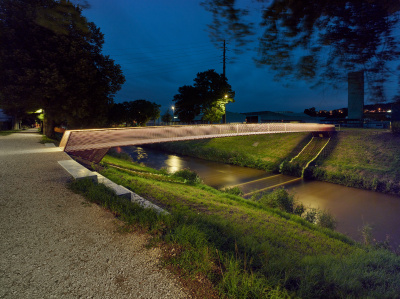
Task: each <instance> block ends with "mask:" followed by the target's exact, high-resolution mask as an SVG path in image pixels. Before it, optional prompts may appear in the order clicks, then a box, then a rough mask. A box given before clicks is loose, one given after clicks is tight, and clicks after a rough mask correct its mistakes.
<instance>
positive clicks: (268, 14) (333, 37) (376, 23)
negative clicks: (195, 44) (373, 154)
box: [204, 0, 400, 99]
mask: <svg viewBox="0 0 400 299" xmlns="http://www.w3.org/2000/svg"><path fill="white" fill-rule="evenodd" d="M258 2H259V3H261V5H262V7H261V10H262V22H261V23H260V24H261V25H260V27H261V28H260V29H261V30H260V31H259V32H262V33H261V35H260V36H259V56H258V57H257V58H256V62H257V64H258V65H267V66H269V67H270V68H271V69H272V70H274V71H275V72H276V77H277V78H278V79H279V78H282V77H284V78H285V79H287V78H288V77H289V76H292V77H293V78H296V79H299V78H300V79H305V80H309V81H313V82H315V83H316V85H318V84H322V83H325V82H330V83H331V84H332V85H333V86H335V87H338V82H343V81H344V82H345V81H346V80H347V73H349V72H354V71H364V73H365V75H366V79H367V83H368V85H369V87H370V91H371V92H372V93H373V96H374V97H375V98H376V99H382V98H384V89H383V86H384V83H385V82H386V79H387V78H388V77H389V76H388V74H390V72H391V69H390V63H391V62H392V61H398V59H399V57H400V51H399V48H398V44H399V35H398V33H397V34H396V33H394V32H393V31H394V30H395V29H396V25H397V24H398V21H399V14H400V13H399V12H400V2H399V1H391V0H320V1H305V0H298V1H292V0H272V1H270V0H260V1H258ZM204 5H205V7H206V8H207V9H208V10H209V11H211V12H212V14H213V16H214V23H213V24H212V25H211V26H210V28H211V33H212V35H213V36H214V38H215V37H216V38H217V39H218V38H219V39H226V38H227V36H231V38H232V39H233V40H235V41H237V42H238V43H239V44H240V45H243V44H247V43H248V40H246V39H247V38H249V36H250V35H251V33H255V31H256V30H255V28H254V25H253V24H252V23H250V22H249V21H247V20H246V15H247V14H248V13H249V11H248V10H244V9H241V8H239V7H238V6H237V3H236V2H235V1H234V0H232V1H219V0H206V1H205V3H204Z"/></svg>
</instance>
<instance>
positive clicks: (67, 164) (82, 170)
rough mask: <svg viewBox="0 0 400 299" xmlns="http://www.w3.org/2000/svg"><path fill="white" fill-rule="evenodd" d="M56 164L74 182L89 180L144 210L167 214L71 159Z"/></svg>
mask: <svg viewBox="0 0 400 299" xmlns="http://www.w3.org/2000/svg"><path fill="white" fill-rule="evenodd" d="M58 164H60V165H61V166H62V167H63V168H64V169H65V170H66V171H67V172H68V173H69V174H70V175H71V176H72V177H73V178H74V179H75V180H80V179H83V178H90V179H92V180H93V182H95V183H99V184H104V185H106V186H107V187H109V188H111V189H112V190H114V192H115V194H117V195H118V196H119V197H123V198H126V199H128V200H130V201H131V202H134V203H137V204H139V205H140V206H141V207H143V208H145V209H153V210H155V211H156V212H157V213H160V214H161V213H165V214H169V213H168V212H167V211H165V210H164V209H162V208H160V207H159V206H157V205H155V204H153V203H151V202H150V201H148V200H147V199H144V198H143V197H141V196H140V195H138V194H136V193H134V192H132V191H131V190H129V189H127V188H125V187H124V186H121V185H118V184H116V183H114V182H113V181H111V180H109V179H108V178H106V177H104V176H102V175H101V174H99V173H97V172H95V171H90V170H89V169H87V168H86V167H84V166H82V165H81V164H79V163H78V162H76V161H74V160H72V159H71V160H62V161H58Z"/></svg>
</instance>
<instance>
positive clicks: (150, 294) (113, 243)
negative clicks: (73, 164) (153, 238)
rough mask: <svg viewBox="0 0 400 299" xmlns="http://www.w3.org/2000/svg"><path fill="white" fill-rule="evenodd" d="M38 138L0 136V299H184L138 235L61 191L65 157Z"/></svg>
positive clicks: (154, 252) (157, 253)
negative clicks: (122, 229)
mask: <svg viewBox="0 0 400 299" xmlns="http://www.w3.org/2000/svg"><path fill="white" fill-rule="evenodd" d="M40 138H41V137H40V135H39V134H35V133H33V132H32V133H31V132H30V133H16V134H12V135H8V136H0V298H189V297H190V296H189V295H188V293H186V292H185V290H183V289H182V287H181V286H180V285H179V283H178V282H177V281H176V280H175V279H174V277H173V275H172V274H170V273H169V272H168V271H167V270H165V269H161V268H160V267H159V266H158V262H159V260H158V259H159V256H160V251H159V250H158V249H154V248H153V249H146V248H145V247H144V246H145V244H146V238H147V237H146V235H141V234H135V233H129V234H121V233H118V232H117V228H118V225H120V223H119V222H118V221H117V220H116V219H115V218H114V217H113V215H112V214H111V213H109V212H107V211H104V210H103V209H101V208H100V207H98V206H97V205H94V204H89V203H87V202H86V201H85V200H84V198H83V197H81V196H80V195H77V194H75V193H73V192H72V191H70V190H68V189H67V188H66V183H67V181H68V179H69V175H68V173H67V172H66V171H65V170H64V169H63V168H62V167H61V166H60V165H58V163H57V161H59V160H65V159H68V156H67V155H66V154H65V153H64V152H60V151H57V150H58V148H48V147H45V146H44V145H43V144H40V143H38V142H39V141H40Z"/></svg>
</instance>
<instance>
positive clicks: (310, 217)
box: [304, 208, 318, 223]
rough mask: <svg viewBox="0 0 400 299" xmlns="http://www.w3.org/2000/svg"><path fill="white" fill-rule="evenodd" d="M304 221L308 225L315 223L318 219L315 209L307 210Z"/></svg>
mask: <svg viewBox="0 0 400 299" xmlns="http://www.w3.org/2000/svg"><path fill="white" fill-rule="evenodd" d="M304 219H305V220H307V221H308V222H310V223H316V222H317V219H318V210H317V209H316V208H309V209H308V210H307V211H306V214H305V215H304Z"/></svg>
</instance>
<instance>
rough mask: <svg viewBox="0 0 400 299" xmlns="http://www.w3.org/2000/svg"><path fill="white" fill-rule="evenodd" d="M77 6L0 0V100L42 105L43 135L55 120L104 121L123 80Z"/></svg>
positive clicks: (49, 0)
mask: <svg viewBox="0 0 400 299" xmlns="http://www.w3.org/2000/svg"><path fill="white" fill-rule="evenodd" d="M84 2H85V1H84ZM81 12H82V10H81V7H80V6H77V5H74V4H72V3H71V2H70V1H66V0H60V1H55V0H0V69H1V70H2V72H0V106H1V107H2V108H4V109H8V110H13V109H14V110H16V109H23V110H25V111H35V110H37V109H44V111H45V119H46V122H47V123H48V124H49V130H50V132H46V134H49V135H51V134H52V132H51V131H52V128H51V127H52V125H53V124H54V123H55V122H58V123H60V122H67V124H68V127H69V128H86V127H94V126H101V125H104V124H105V122H106V121H107V110H108V107H109V104H111V103H112V102H113V95H114V94H115V93H116V92H117V91H118V90H119V89H120V88H121V85H122V84H123V83H124V81H125V78H124V76H123V74H122V71H121V68H120V66H119V65H117V64H115V63H114V61H113V60H112V59H111V58H110V57H109V56H107V55H103V54H102V53H101V50H102V46H103V43H104V36H103V34H102V33H101V32H100V29H99V28H98V27H96V25H95V24H94V23H92V22H89V21H88V20H87V19H86V18H85V17H84V16H82V13H81Z"/></svg>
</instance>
